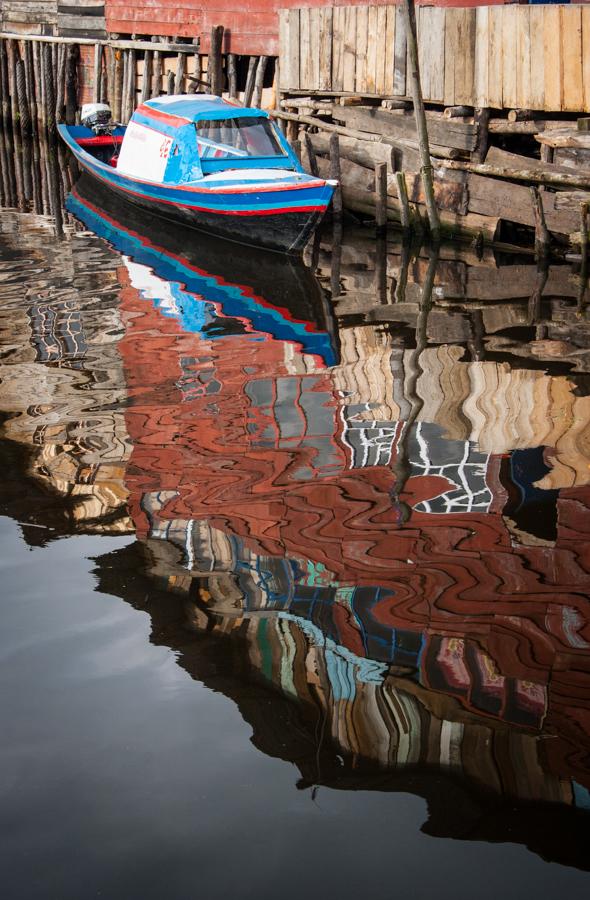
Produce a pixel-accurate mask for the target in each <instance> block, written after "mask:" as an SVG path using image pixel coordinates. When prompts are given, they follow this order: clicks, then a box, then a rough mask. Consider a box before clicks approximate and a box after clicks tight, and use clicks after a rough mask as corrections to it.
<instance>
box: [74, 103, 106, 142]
mask: <svg viewBox="0 0 590 900" xmlns="http://www.w3.org/2000/svg"><path fill="white" fill-rule="evenodd" d="M80 122H81V124H82V125H84V126H85V127H86V128H90V129H91V130H92V131H93V132H94V134H97V135H100V134H109V132H110V131H111V130H112V129H113V127H114V125H113V121H112V113H111V108H110V106H109V105H108V104H107V103H85V104H84V106H83V107H82V113H81V115H80Z"/></svg>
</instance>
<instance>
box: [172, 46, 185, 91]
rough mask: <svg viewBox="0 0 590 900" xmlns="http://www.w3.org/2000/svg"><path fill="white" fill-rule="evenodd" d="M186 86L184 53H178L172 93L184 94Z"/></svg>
mask: <svg viewBox="0 0 590 900" xmlns="http://www.w3.org/2000/svg"><path fill="white" fill-rule="evenodd" d="M185 87H186V53H179V54H178V59H177V60H176V78H175V79H174V93H175V94H184V93H185Z"/></svg>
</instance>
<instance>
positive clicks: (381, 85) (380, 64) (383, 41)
mask: <svg viewBox="0 0 590 900" xmlns="http://www.w3.org/2000/svg"><path fill="white" fill-rule="evenodd" d="M376 10H377V23H376V29H377V60H376V72H375V87H376V90H377V93H378V94H385V93H386V91H387V88H386V87H385V61H386V58H387V7H386V6H377V7H376Z"/></svg>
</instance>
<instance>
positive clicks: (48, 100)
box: [41, 44, 55, 137]
mask: <svg viewBox="0 0 590 900" xmlns="http://www.w3.org/2000/svg"><path fill="white" fill-rule="evenodd" d="M41 53H42V56H43V84H44V86H45V121H46V123H47V133H48V134H49V135H50V136H51V137H53V136H54V135H55V88H54V84H53V54H52V52H51V47H50V46H49V44H43V46H42V48H41Z"/></svg>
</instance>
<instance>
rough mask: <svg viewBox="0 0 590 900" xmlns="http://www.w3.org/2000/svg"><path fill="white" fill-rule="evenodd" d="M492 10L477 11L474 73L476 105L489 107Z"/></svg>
mask: <svg viewBox="0 0 590 900" xmlns="http://www.w3.org/2000/svg"><path fill="white" fill-rule="evenodd" d="M489 13H490V9H489V7H487V6H480V7H479V8H478V9H476V11H475V69H474V73H473V88H474V98H473V99H474V104H473V105H475V106H482V107H483V106H489V105H490V104H489V99H488V98H489V29H490V15H489Z"/></svg>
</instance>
